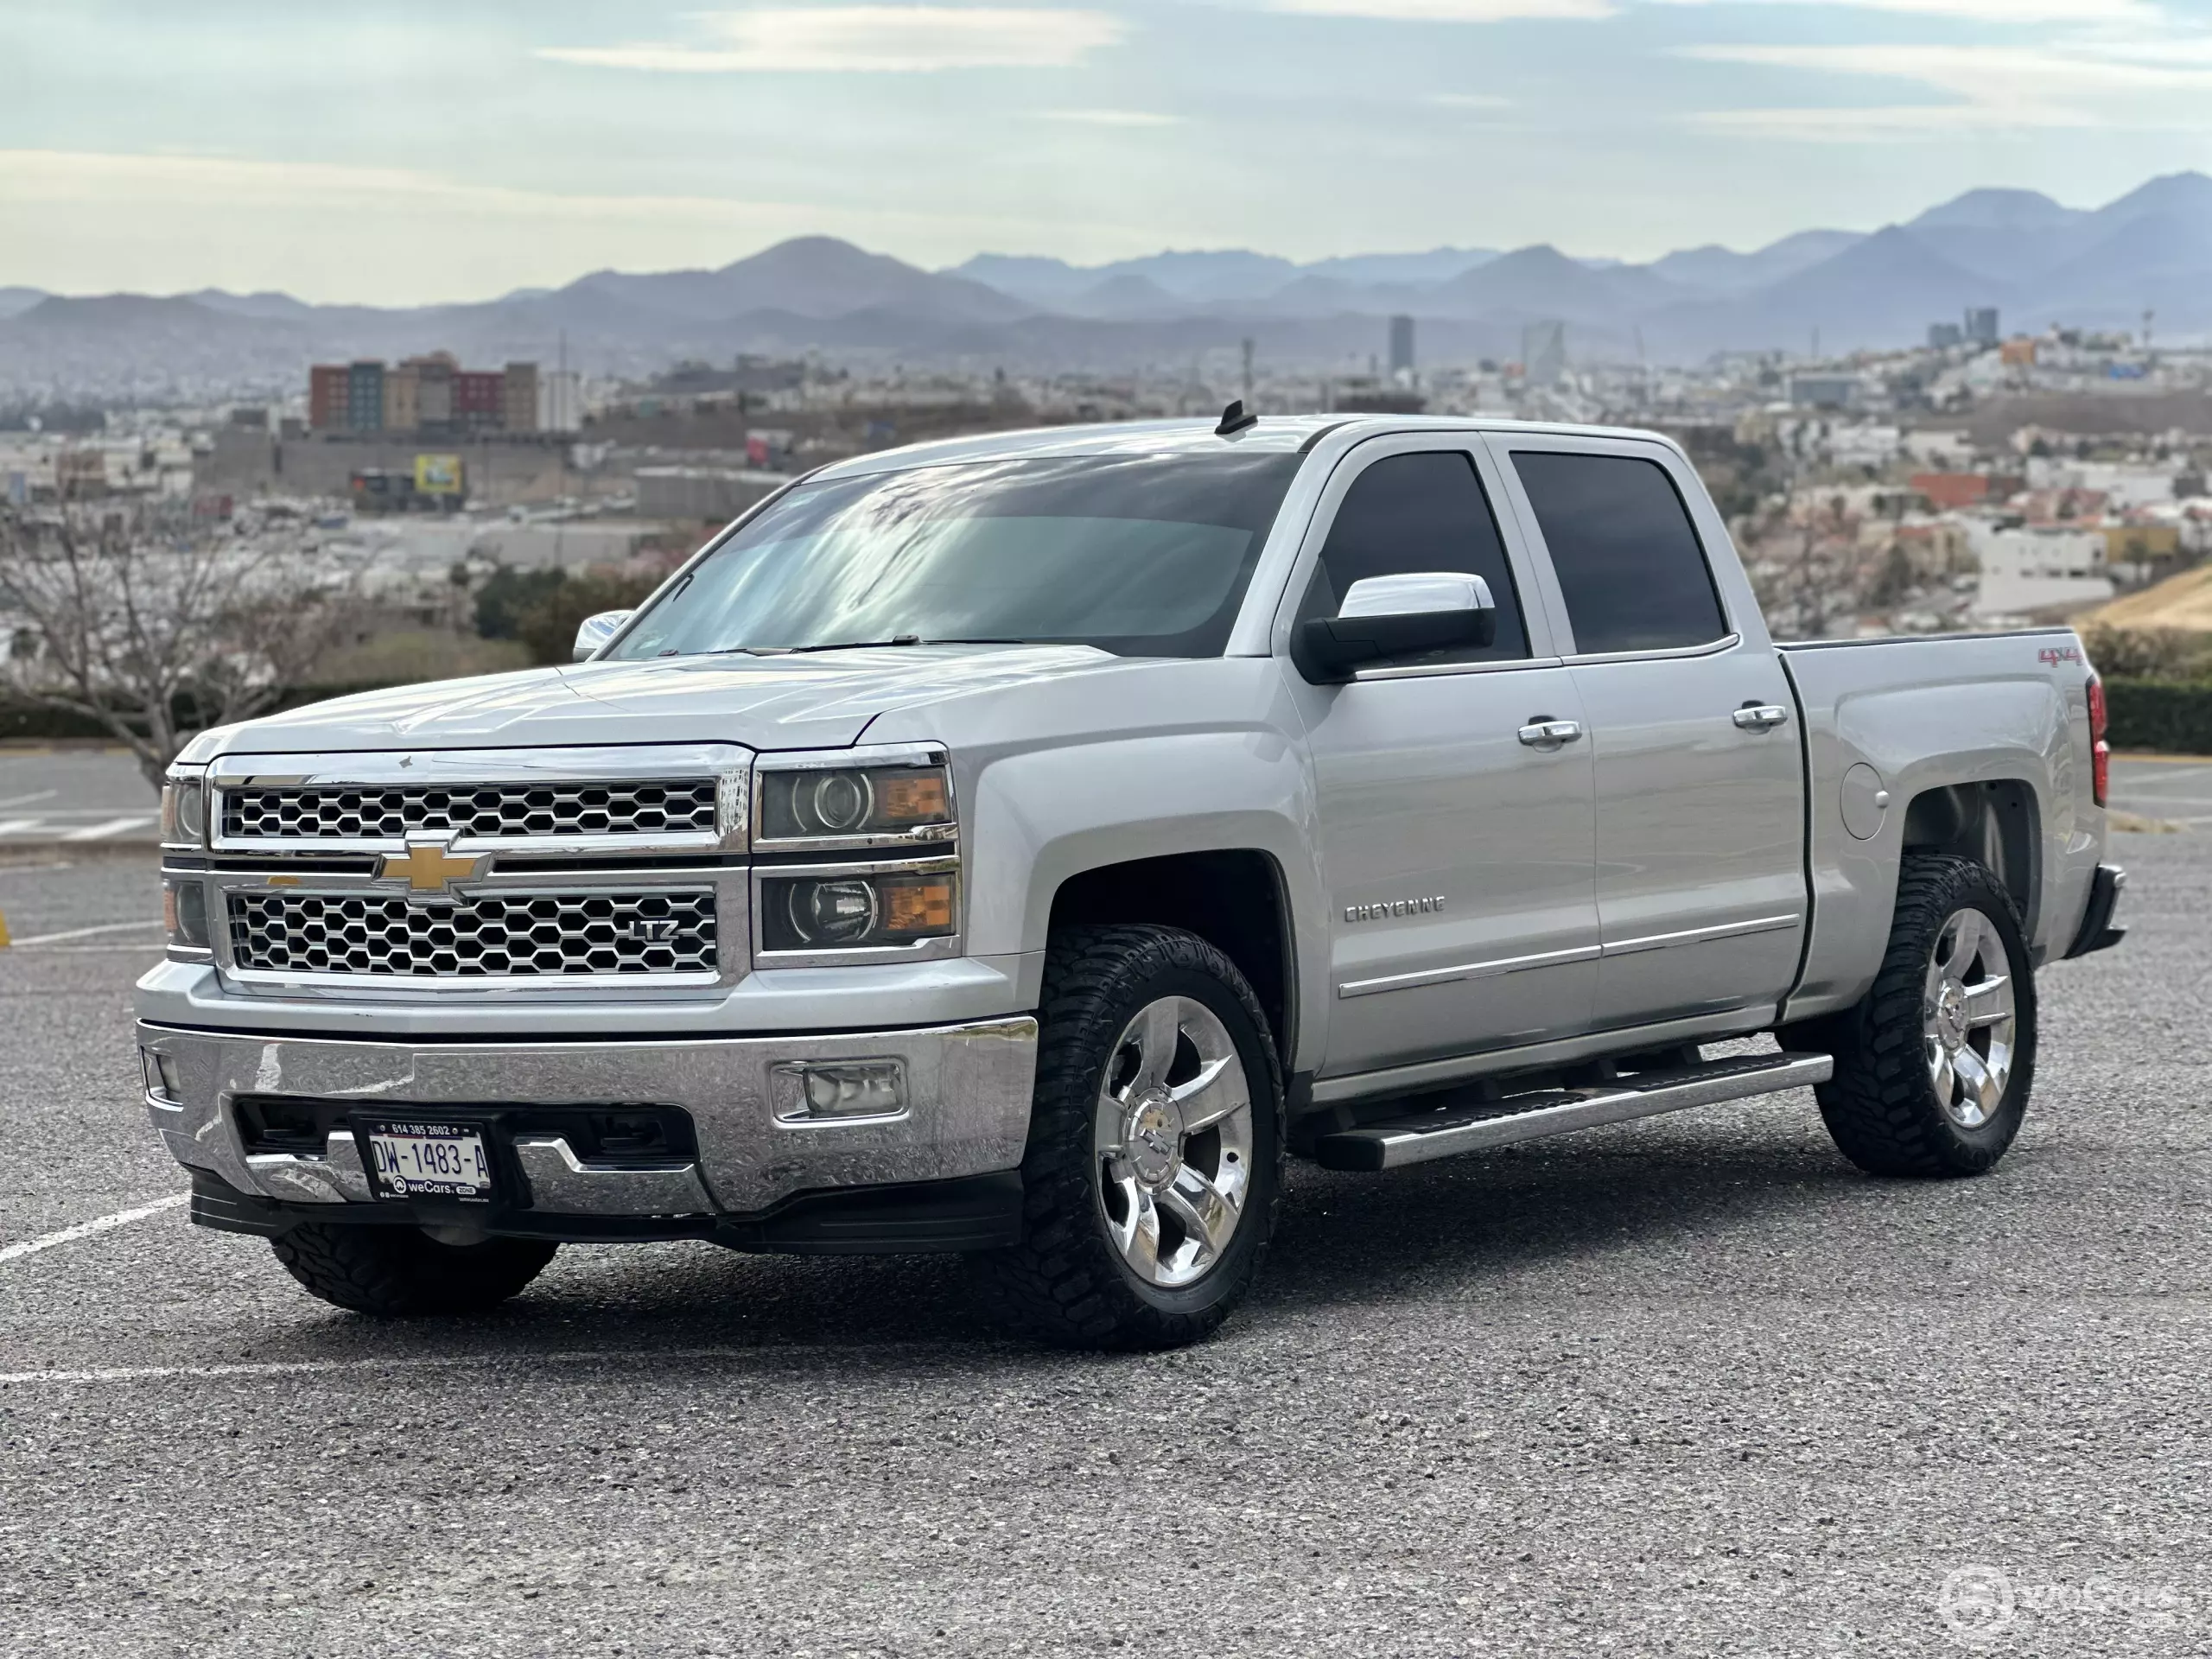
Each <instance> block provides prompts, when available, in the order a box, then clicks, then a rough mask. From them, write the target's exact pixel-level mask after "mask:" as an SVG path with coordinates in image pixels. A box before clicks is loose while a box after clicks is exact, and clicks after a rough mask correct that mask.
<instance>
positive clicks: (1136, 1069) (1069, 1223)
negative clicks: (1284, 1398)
mask: <svg viewBox="0 0 2212 1659" xmlns="http://www.w3.org/2000/svg"><path fill="white" fill-rule="evenodd" d="M1040 1013H1041V1020H1042V1026H1043V1031H1042V1033H1041V1037H1040V1040H1039V1052H1038V1065H1037V1090H1036V1096H1035V1100H1034V1103H1033V1106H1032V1108H1031V1113H1030V1122H1029V1147H1028V1151H1027V1155H1026V1156H1025V1157H1024V1158H1023V1160H1022V1165H1021V1174H1022V1184H1023V1188H1024V1192H1025V1194H1026V1196H1025V1199H1024V1210H1025V1214H1024V1217H1023V1219H1024V1229H1023V1240H1022V1243H1020V1244H1019V1245H1016V1246H1014V1248H1012V1249H1002V1250H994V1251H989V1252H987V1253H982V1254H979V1255H977V1256H976V1257H975V1258H974V1260H975V1262H976V1269H977V1274H978V1277H979V1279H980V1281H981V1282H982V1287H983V1291H984V1294H985V1295H986V1296H987V1298H988V1300H990V1301H991V1302H992V1303H993V1304H994V1306H995V1308H996V1310H997V1312H998V1313H999V1314H1000V1315H1001V1318H1003V1319H1006V1320H1007V1322H1008V1323H1010V1324H1012V1325H1015V1326H1017V1327H1018V1328H1020V1329H1021V1330H1023V1331H1025V1332H1028V1333H1029V1334H1030V1335H1032V1336H1034V1337H1037V1338H1041V1339H1042V1340H1044V1341H1046V1342H1050V1343H1054V1344H1058V1345H1060V1346H1064V1347H1070V1348H1090V1349H1105V1350H1130V1349H1159V1348H1176V1347H1180V1346H1182V1345H1183V1344H1185V1343H1191V1342H1196V1341H1197V1340H1198V1339H1199V1338H1202V1337H1204V1336H1205V1335H1207V1334H1208V1333H1209V1332H1211V1331H1212V1330H1213V1329H1214V1328H1215V1327H1216V1326H1217V1325H1219V1324H1220V1323H1221V1322H1222V1320H1223V1319H1225V1318H1227V1317H1228V1314H1229V1311H1230V1308H1231V1307H1232V1306H1235V1305H1236V1301H1237V1300H1238V1299H1239V1298H1241V1297H1242V1296H1243V1294H1244V1292H1245V1289H1246V1288H1247V1287H1249V1285H1250V1283H1251V1281H1252V1279H1253V1276H1254V1275H1255V1274H1256V1273H1257V1272H1258V1271H1259V1267H1260V1263H1261V1261H1262V1257H1263V1256H1264V1255H1266V1253H1267V1246H1268V1236H1269V1235H1270V1234H1271V1233H1272V1232H1273V1231H1274V1223H1275V1211H1276V1207H1277V1205H1278V1204H1279V1202H1280V1198H1281V1191H1282V1145H1283V1135H1282V1110H1283V1100H1282V1076H1281V1068H1280V1066H1279V1065H1278V1064H1277V1062H1276V1058H1275V1051H1274V1043H1273V1041H1272V1040H1271V1039H1269V1037H1268V1024H1267V1017H1266V1015H1265V1014H1263V1013H1262V1010H1261V1007H1260V1004H1259V1000H1258V999H1257V998H1256V997H1255V996H1254V995H1253V994H1252V988H1251V987H1250V986H1249V985H1248V984H1246V983H1245V982H1244V976H1243V975H1242V974H1240V973H1238V972H1237V970H1236V965H1235V964H1234V963H1231V962H1230V960H1229V958H1228V957H1225V956H1224V955H1223V954H1222V953H1221V952H1220V951H1219V950H1216V949H1215V948H1214V947H1213V946H1212V945H1211V944H1207V943H1206V942H1205V940H1204V939H1201V938H1198V936H1197V935H1196V934H1192V933H1186V932H1184V931H1181V930H1180V929H1177V928H1170V927H1154V926H1109V927H1082V928H1071V929H1069V930H1067V931H1065V932H1064V933H1061V934H1059V935H1057V936H1055V938H1053V940H1052V944H1051V948H1050V950H1048V951H1047V953H1046V961H1045V990H1044V999H1043V1005H1042V1008H1041V1010H1040Z"/></svg>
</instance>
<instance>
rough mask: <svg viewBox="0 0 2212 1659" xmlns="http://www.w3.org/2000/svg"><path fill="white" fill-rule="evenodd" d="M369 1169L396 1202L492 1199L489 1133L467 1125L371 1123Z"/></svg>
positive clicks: (380, 1188)
mask: <svg viewBox="0 0 2212 1659" xmlns="http://www.w3.org/2000/svg"><path fill="white" fill-rule="evenodd" d="M368 1141H369V1159H370V1170H371V1172H372V1174H373V1175H374V1176H375V1178H376V1185H377V1190H378V1192H381V1193H383V1194H384V1195H385V1197H386V1198H490V1197H491V1196H492V1160H491V1158H490V1156H489V1155H488V1154H486V1151H485V1148H484V1133H483V1131H482V1130H481V1129H480V1128H474V1127H473V1126H471V1125H469V1124H466V1123H437V1122H406V1123H372V1124H371V1125H369V1129H368Z"/></svg>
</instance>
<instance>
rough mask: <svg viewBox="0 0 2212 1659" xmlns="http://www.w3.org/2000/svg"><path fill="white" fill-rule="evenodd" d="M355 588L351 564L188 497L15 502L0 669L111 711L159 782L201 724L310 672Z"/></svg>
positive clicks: (12, 679)
mask: <svg viewBox="0 0 2212 1659" xmlns="http://www.w3.org/2000/svg"><path fill="white" fill-rule="evenodd" d="M351 594H352V584H351V582H350V581H348V580H347V579H346V578H345V577H343V576H342V575H335V574H334V573H332V572H330V571H328V570H325V569H317V568H315V566H313V565H311V564H309V563H307V562H306V561H304V560H302V558H300V557H299V556H296V555H291V554H289V552H288V551H287V550H280V549H277V548H274V547H270V546H265V545H257V544H255V543H251V542H248V541H245V540H243V539H240V538H237V537H231V536H229V535H227V534H225V533H220V532H218V531H215V530H213V529H212V528H210V527H209V526H207V525H204V524H197V523H195V522H194V519H193V518H192V517H191V514H190V511H189V509H188V507H186V506H185V505H183V504H181V503H168V502H162V503H158V504H150V505H131V506H124V507H110V506H107V505H104V504H102V505H71V506H67V507H64V508H62V509H60V511H59V512H53V513H47V514H41V515H39V516H35V517H34V516H32V515H31V514H30V513H29V512H24V511H22V510H20V509H12V510H11V509H7V508H0V624H11V626H9V627H8V628H7V630H6V632H0V657H3V658H5V660H4V662H0V685H5V686H6V688H7V689H8V690H10V691H12V692H13V693H14V694H15V695H16V696H18V697H21V698H23V699H26V700H28V701H30V702H36V703H41V704H43V705H45V706H46V707H48V708H51V709H65V710H67V711H68V712H70V713H73V714H76V715H83V716H85V717H86V718H88V719H90V720H93V721H98V722H99V724H100V725H101V726H102V727H104V728H106V729H107V730H108V731H109V732H110V733H111V734H113V735H114V736H115V737H116V738H117V739H118V740H119V741H122V742H124V743H126V744H128V745H129V746H130V750H131V752H132V753H134V754H136V755H137V758H138V766H139V770H140V771H142V772H144V773H145V775H146V778H147V779H148V781H149V782H150V783H152V784H154V785H156V786H158V785H159V784H160V782H161V779H162V772H164V771H165V770H166V769H167V768H168V763H169V762H170V760H173V759H175V756H176V753H177V752H178V751H179V750H180V749H181V748H182V747H184V745H185V743H186V742H187V741H189V739H190V738H191V736H192V734H193V733H194V731H197V730H200V729H201V728H206V727H209V726H219V725H224V724H226V723H228V722H229V721H235V720H245V719H248V718H251V716H252V715H257V714H259V713H262V712H264V711H265V710H266V709H269V708H270V707H271V706H272V705H273V704H275V703H276V702H277V700H278V699H279V698H280V697H281V696H283V694H284V692H285V691H286V690H288V689H289V688H290V687H292V686H296V685H297V684H300V683H302V680H303V679H304V678H305V677H306V675H307V673H308V670H309V669H310V668H311V666H312V665H313V664H314V663H315V660H316V658H318V657H320V656H321V655H322V653H323V652H326V651H327V650H328V649H329V648H330V646H331V645H333V644H334V642H335V640H336V639H337V638H338V635H339V633H340V630H341V627H342V625H343V621H344V616H345V612H346V604H347V601H348V600H349V598H350V596H351ZM7 633H12V639H10V638H8V637H6V634H7Z"/></svg>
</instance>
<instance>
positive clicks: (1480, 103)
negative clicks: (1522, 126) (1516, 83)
mask: <svg viewBox="0 0 2212 1659" xmlns="http://www.w3.org/2000/svg"><path fill="white" fill-rule="evenodd" d="M1421 102H1422V103H1424V104H1433V105H1435V106H1436V107H1437V108H1438V109H1440V110H1510V109H1512V108H1513V107H1514V102H1513V100H1512V99H1510V98H1500V97H1498V96H1497V94H1496V93H1495V92H1431V93H1429V95H1428V96H1427V97H1426V98H1424V99H1421Z"/></svg>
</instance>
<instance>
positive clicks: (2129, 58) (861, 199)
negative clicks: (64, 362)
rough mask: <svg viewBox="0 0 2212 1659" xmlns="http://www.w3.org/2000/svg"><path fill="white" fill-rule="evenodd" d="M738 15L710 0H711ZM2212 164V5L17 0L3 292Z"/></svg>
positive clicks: (1739, 230) (1106, 253)
mask: <svg viewBox="0 0 2212 1659" xmlns="http://www.w3.org/2000/svg"><path fill="white" fill-rule="evenodd" d="M702 3H707V4H711V3H713V0H702ZM2189 167H2196V168H2212V0H1066V3H1048V0H989V3H977V4H966V3H958V0H928V3H900V0H876V3H870V4H847V3H839V0H779V3H769V4H758V5H748V4H737V5H733V6H731V7H730V8H729V9H728V10H697V9H696V7H690V6H686V7H674V6H663V5H658V4H655V3H651V0H630V3H622V4H612V3H607V4H599V3H584V0H532V3H528V4H519V3H515V4H491V3H472V0H442V3H437V4H429V3H420V4H418V3H411V0H375V3H373V4H369V5H359V6H348V7H344V8H340V7H337V6H326V5H320V4H302V3H297V0H289V3H283V4H267V3H264V4H244V3H221V0H191V3H188V4H178V3H176V0H158V3H152V0H0V284H6V283H29V284H32V285H35V286H38V287H43V288H49V289H59V290H62V291H66V292H73V293H87V292H101V291H106V290H111V289H142V290H148V291H153V292H172V291H177V290H181V289H192V288H196V287H199V286H201V285H203V284H217V285H220V286H223V287H227V288H232V289H261V288H283V289H289V290H290V291H291V292H293V293H296V294H298V295H300V296H302V297H305V298H309V299H315V300H359V301H365V302H377V303H385V304H391V303H402V302H422V301H428V300H438V299H461V298H478V297H484V296H490V295H493V294H497V293H499V292H503V291H505V290H506V289H511V288H513V287H517V286H521V285H525V284H556V283H563V282H565V281H567V280H569V279H570V278H572V277H575V276H578V275H580V274H582V272H584V271H586V270H593V269H596V268H600V267H603V266H610V265H611V266H615V267H619V268H622V269H627V270H657V269H666V268H670V267H675V266H683V265H720V264H727V263H728V262H729V261H730V260H732V259H734V258H738V257H742V256H743V255H745V254H747V253H751V252H753V251H758V250H759V249H760V248H762V247H765V246H766V245H769V244H771V243H772V242H775V241H777V240H779V239H780V238H784V237H786V236H791V235H797V234H800V233H804V232H827V233H829V234H832V235H836V236H842V237H846V238H850V239H852V240H854V241H856V242H859V243H861V245H864V246H867V247H869V248H872V249H875V250H878V251H883V252H887V253H894V254H897V255H899V257H903V258H906V259H911V260H914V261H916V262H918V263H921V264H930V265H943V264H952V263H955V262H957V261H958V260H960V259H963V258H964V257H967V256H968V255H969V254H971V253H975V252H977V251H996V252H1009V253H1027V252H1038V253H1055V254H1058V255H1061V256H1062V257H1068V258H1072V259H1078V260H1083V261H1095V260H1100V259H1107V258H1113V257H1120V256H1122V255H1126V254H1133V253H1141V252H1149V251H1154V250H1156V249H1159V248H1161V247H1185V248H1188V247H1223V246H1235V245H1244V246H1250V247H1256V248H1261V249H1264V250H1267V251H1273V252H1279V253H1284V254H1287V255H1290V256H1292V257H1299V258H1310V257H1319V256H1322V255H1326V254H1334V253H1349V252H1356V251H1398V250H1407V249H1416V248H1426V247H1431V246H1435V245H1440V244H1456V245H1477V246H1503V247H1512V246H1519V245H1525V244H1528V243H1531V242H1539V241H1548V242H1552V243H1554V244H1557V245H1560V246H1561V247H1563V248H1565V249H1567V251H1570V252H1573V253H1579V254H1585V255H1589V254H1611V255H1616V256H1620V257H1637V258H1642V257H1652V256H1656V255H1657V254H1659V253H1662V252H1664V251H1667V250H1668V249H1669V248H1672V247H1678V246H1682V245H1690V244H1694V243H1700V242H1707V241H1719V242H1725V243H1728V244H1731V245H1737V246H1742V247H1749V246H1753V245H1758V244H1760V243H1763V242H1765V241H1768V240H1771V239H1772V238H1775V237H1777V236H1780V235H1783V234H1785V233H1787V232H1790V231H1794V230H1801V229H1805V228H1808V227H1810V226H1848V227H1853V228H1861V229H1866V228H1872V227H1873V226H1878V225H1880V224H1882V223H1884V222H1886V221H1888V220H1891V219H1902V218H1906V217H1909V216H1910V215H1911V214H1912V213H1916V212H1917V211H1918V210H1919V209H1921V208H1922V207H1926V206H1928V205H1929V204H1930V203H1932V202H1935V201H1936V200H1941V199H1942V198H1944V197H1946V196H1948V195H1951V194H1955V193H1957V192H1958V191H1960V190H1963V189H1966V188H1970V187H1972V186H1974V185H1982V184H2002V185H2018V186H2027V187H2031V188H2037V189H2041V190H2044V191H2047V192H2049V193H2050V194H2053V195H2056V196H2057V197H2058V198H2059V199H2060V200H2064V201H2068V202H2070V203H2074V204H2076V205H2085V206H2086V205H2094V204H2095V203H2098V202H2101V201H2103V200H2107V199H2109V198H2111V197H2113V196H2114V195H2118V194H2120V193H2122V192H2124V191H2126V190H2127V189H2130V188H2133V187H2134V186H2135V185H2137V184H2139V183H2140V182H2142V181H2143V180H2144V179H2145V178H2147V177H2149V176H2151V175H2153V174H2157V173H2162V172H2172V171H2175V170H2177V169H2179V168H2189Z"/></svg>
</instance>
